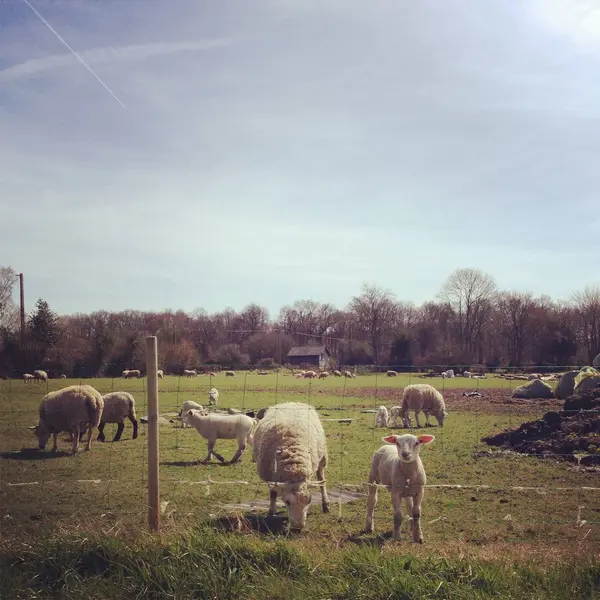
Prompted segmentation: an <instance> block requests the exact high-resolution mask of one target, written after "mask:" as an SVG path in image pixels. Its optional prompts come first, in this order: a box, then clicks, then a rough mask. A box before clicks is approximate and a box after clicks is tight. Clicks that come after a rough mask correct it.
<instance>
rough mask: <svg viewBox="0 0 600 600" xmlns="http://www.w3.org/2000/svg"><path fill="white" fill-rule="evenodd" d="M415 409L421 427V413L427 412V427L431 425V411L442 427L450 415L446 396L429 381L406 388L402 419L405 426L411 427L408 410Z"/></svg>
mask: <svg viewBox="0 0 600 600" xmlns="http://www.w3.org/2000/svg"><path fill="white" fill-rule="evenodd" d="M409 410H414V411H415V421H416V422H417V427H421V423H420V422H419V413H420V412H421V411H423V412H424V413H425V427H431V426H432V425H431V423H429V414H430V413H431V414H432V415H433V416H434V417H435V418H436V419H437V422H438V424H439V426H440V427H443V426H444V419H445V418H446V417H447V416H448V413H447V412H446V404H445V403H444V397H443V396H442V394H441V393H440V392H439V391H438V390H436V389H435V388H434V387H433V386H432V385H429V384H428V383H413V384H412V385H408V386H406V388H404V393H403V395H402V420H403V421H404V427H411V424H410V417H409V416H408V411H409Z"/></svg>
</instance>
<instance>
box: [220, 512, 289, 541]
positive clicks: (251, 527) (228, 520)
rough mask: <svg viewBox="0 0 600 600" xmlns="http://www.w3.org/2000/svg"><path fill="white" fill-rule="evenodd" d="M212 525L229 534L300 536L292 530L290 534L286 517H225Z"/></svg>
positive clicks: (249, 515) (246, 515)
mask: <svg viewBox="0 0 600 600" xmlns="http://www.w3.org/2000/svg"><path fill="white" fill-rule="evenodd" d="M210 524H211V525H212V526H213V527H215V528H216V529H220V530H221V531H227V532H234V531H235V532H239V531H253V532H256V533H260V534H263V535H281V534H285V535H286V536H289V537H294V536H297V535H300V532H299V531H295V530H292V531H290V532H289V533H288V528H287V524H288V518H287V516H284V515H274V516H272V517H269V516H266V515H264V516H263V515H255V514H245V515H239V516H225V517H216V518H214V519H211V521H210Z"/></svg>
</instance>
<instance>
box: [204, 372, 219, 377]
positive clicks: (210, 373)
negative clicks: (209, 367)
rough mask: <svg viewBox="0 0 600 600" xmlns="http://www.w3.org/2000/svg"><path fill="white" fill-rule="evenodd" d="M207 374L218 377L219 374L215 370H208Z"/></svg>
mask: <svg viewBox="0 0 600 600" xmlns="http://www.w3.org/2000/svg"><path fill="white" fill-rule="evenodd" d="M206 374H207V375H208V376H209V377H216V376H217V374H216V373H215V372H214V371H208V372H207V373H206Z"/></svg>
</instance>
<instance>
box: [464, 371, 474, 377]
mask: <svg viewBox="0 0 600 600" xmlns="http://www.w3.org/2000/svg"><path fill="white" fill-rule="evenodd" d="M472 376H473V372H472V371H465V372H464V373H463V377H468V378H469V379H471V377H472Z"/></svg>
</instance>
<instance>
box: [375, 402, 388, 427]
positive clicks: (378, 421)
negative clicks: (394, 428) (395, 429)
mask: <svg viewBox="0 0 600 600" xmlns="http://www.w3.org/2000/svg"><path fill="white" fill-rule="evenodd" d="M387 426H388V410H387V408H386V407H385V406H383V405H381V406H380V407H379V408H378V409H377V414H376V415H375V427H387Z"/></svg>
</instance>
